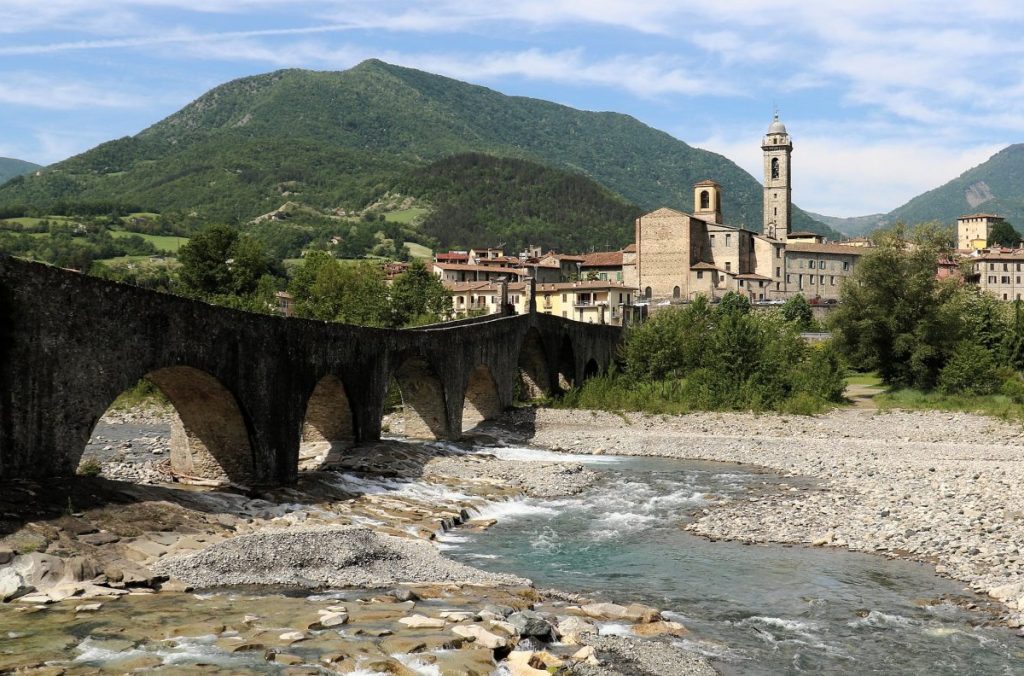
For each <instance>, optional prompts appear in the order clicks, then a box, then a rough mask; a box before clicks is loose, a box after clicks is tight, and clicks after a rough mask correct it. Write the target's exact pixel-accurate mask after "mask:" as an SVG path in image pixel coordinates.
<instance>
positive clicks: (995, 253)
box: [971, 249, 1024, 301]
mask: <svg viewBox="0 0 1024 676" xmlns="http://www.w3.org/2000/svg"><path fill="white" fill-rule="evenodd" d="M971 260H972V261H973V262H972V271H973V273H974V279H973V281H974V282H975V283H976V284H977V285H978V286H979V287H980V288H981V289H982V290H984V291H987V292H989V293H991V294H993V295H994V296H995V297H996V298H998V299H1000V300H1007V301H1009V300H1021V294H1022V293H1024V284H1022V283H1021V282H1022V280H1024V269H1022V268H1024V265H1022V264H1024V250H1021V249H1017V250H1010V249H996V250H991V251H985V252H982V253H981V254H980V255H979V256H977V257H976V258H973V259H971Z"/></svg>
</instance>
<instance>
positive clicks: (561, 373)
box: [558, 336, 576, 390]
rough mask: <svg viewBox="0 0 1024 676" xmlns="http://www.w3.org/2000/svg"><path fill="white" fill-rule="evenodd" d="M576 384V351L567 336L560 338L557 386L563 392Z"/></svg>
mask: <svg viewBox="0 0 1024 676" xmlns="http://www.w3.org/2000/svg"><path fill="white" fill-rule="evenodd" d="M575 384H576V351H575V350H574V349H573V347H572V340H571V339H570V338H569V336H563V337H562V344H561V345H560V346H559V348H558V386H559V387H561V388H562V389H563V390H569V389H572V387H573V386H574V385H575Z"/></svg>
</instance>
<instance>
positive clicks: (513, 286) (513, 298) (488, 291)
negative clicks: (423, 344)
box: [444, 282, 530, 319]
mask: <svg viewBox="0 0 1024 676" xmlns="http://www.w3.org/2000/svg"><path fill="white" fill-rule="evenodd" d="M444 286H445V289H447V290H448V293H449V294H450V295H451V297H452V313H453V315H454V318H456V319H458V318H461V317H467V316H472V315H475V314H479V315H488V314H497V313H499V312H501V309H502V308H501V284H498V283H495V282H446V283H445V285H444ZM529 295H530V294H529V287H528V285H527V284H525V283H524V282H512V283H510V284H508V303H509V305H511V306H512V308H513V310H514V311H515V313H516V314H525V313H527V312H529V309H530V308H529V302H530V300H529Z"/></svg>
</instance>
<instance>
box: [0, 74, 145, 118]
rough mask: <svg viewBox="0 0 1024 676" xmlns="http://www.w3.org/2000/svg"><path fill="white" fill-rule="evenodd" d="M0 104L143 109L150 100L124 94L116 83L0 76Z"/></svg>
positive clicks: (32, 76) (49, 107) (52, 107)
mask: <svg viewBox="0 0 1024 676" xmlns="http://www.w3.org/2000/svg"><path fill="white" fill-rule="evenodd" d="M0 103H2V104H7V105H15V106H26V107H30V108H45V109H53V110H75V109H82V108H142V107H145V106H147V105H148V104H149V103H150V101H146V100H143V99H141V98H139V97H136V96H132V95H129V94H126V93H123V92H121V91H118V88H117V86H116V85H115V84H113V83H106V84H90V83H85V82H81V81H78V82H75V81H69V80H61V79H55V78H52V77H46V76H42V75H35V74H29V73H20V74H17V73H16V74H11V75H4V76H0Z"/></svg>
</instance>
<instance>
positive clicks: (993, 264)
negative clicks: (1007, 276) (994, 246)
mask: <svg viewBox="0 0 1024 676" xmlns="http://www.w3.org/2000/svg"><path fill="white" fill-rule="evenodd" d="M988 269H989V270H995V269H996V264H995V263H989V264H988Z"/></svg>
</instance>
